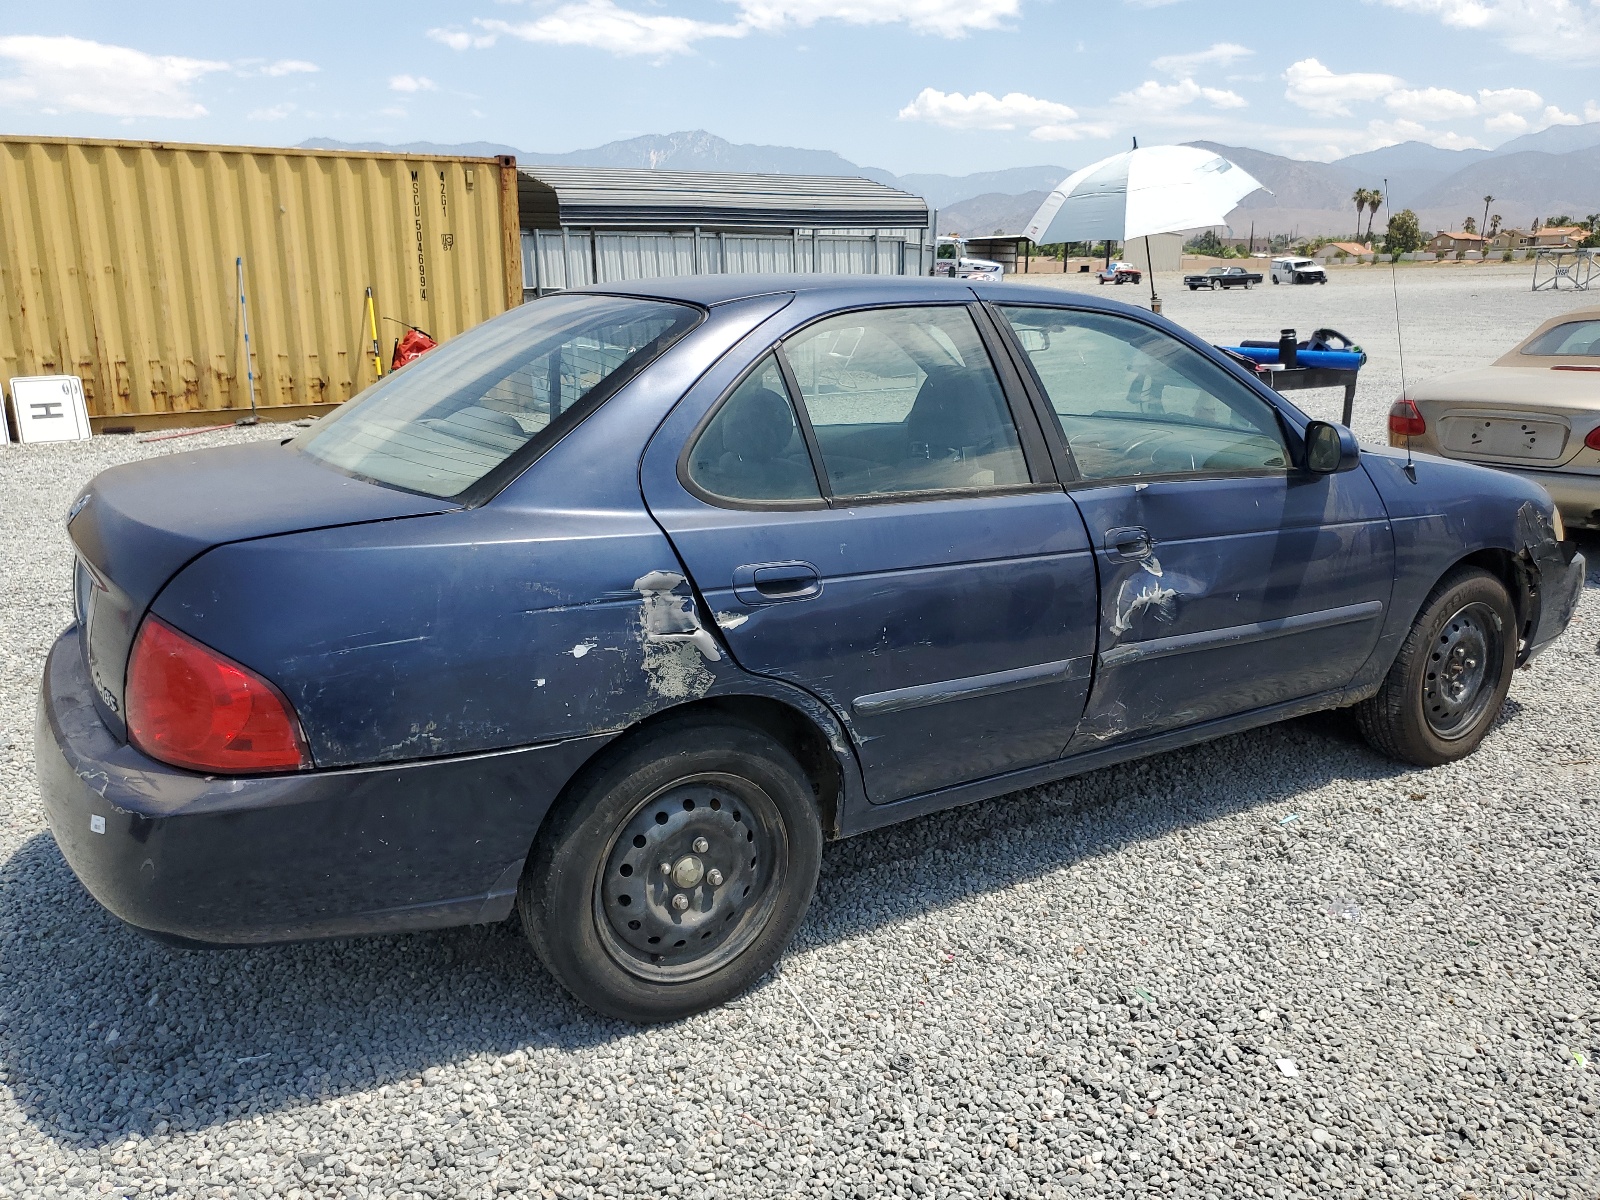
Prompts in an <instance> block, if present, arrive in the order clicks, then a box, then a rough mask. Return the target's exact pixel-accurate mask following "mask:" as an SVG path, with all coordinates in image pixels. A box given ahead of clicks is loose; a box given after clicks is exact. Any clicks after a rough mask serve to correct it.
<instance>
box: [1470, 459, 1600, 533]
mask: <svg viewBox="0 0 1600 1200" xmlns="http://www.w3.org/2000/svg"><path fill="white" fill-rule="evenodd" d="M1495 469H1496V470H1499V471H1505V472H1507V473H1508V474H1511V475H1516V476H1518V477H1519V478H1522V479H1526V480H1527V481H1528V482H1529V483H1537V484H1538V485H1539V486H1540V487H1542V488H1543V489H1544V490H1545V491H1547V492H1549V493H1550V499H1552V500H1554V501H1555V503H1556V507H1557V508H1559V509H1560V510H1561V519H1562V520H1563V521H1565V522H1566V524H1567V526H1568V528H1571V529H1600V475H1580V474H1577V473H1576V472H1569V471H1530V470H1528V469H1527V468H1525V467H1502V466H1500V465H1499V464H1496V465H1495Z"/></svg>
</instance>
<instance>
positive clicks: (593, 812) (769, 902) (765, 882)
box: [517, 720, 822, 1023]
mask: <svg viewBox="0 0 1600 1200" xmlns="http://www.w3.org/2000/svg"><path fill="white" fill-rule="evenodd" d="M821 861H822V826H821V823H820V822H819V820H818V816H817V806H816V801H815V799H814V798H813V795H812V789H811V786H810V784H809V782H808V781H807V779H806V775H805V773H804V772H803V771H802V770H801V769H800V766H799V764H798V763H796V762H795V760H794V758H793V756H792V755H790V754H789V752H788V751H787V750H785V749H784V748H783V747H782V746H781V745H779V744H778V742H776V741H775V740H774V739H773V738H771V737H770V736H768V735H767V734H766V733H764V732H762V731H760V730H758V729H756V728H754V727H751V726H745V725H737V724H726V723H713V722H709V721H704V720H684V721H674V722H669V723H667V724H664V725H661V726H659V727H657V728H656V729H653V730H650V731H649V732H647V733H644V734H642V735H640V736H639V737H638V738H637V739H636V740H633V741H631V742H630V743H628V744H626V745H625V746H624V747H623V748H622V749H621V751H620V753H617V754H614V755H612V756H610V757H609V758H607V759H606V760H605V761H604V763H603V764H602V765H601V766H600V767H599V768H598V769H595V770H592V771H590V772H589V773H588V774H587V775H586V776H585V777H583V778H582V779H581V780H580V782H579V784H578V786H576V787H575V788H573V789H572V791H571V792H570V794H569V795H568V796H566V797H565V798H564V799H563V800H562V802H561V803H560V804H559V805H558V808H557V809H556V810H555V811H553V812H552V813H551V814H550V817H549V818H548V819H547V820H546V822H545V826H544V828H543V829H541V831H540V834H539V837H538V839H537V840H536V841H535V843H534V847H533V851H532V853H531V854H530V855H529V858H528V865H527V868H526V870H524V872H523V877H522V884H521V886H520V888H519V889H518V892H517V908H518V911H519V912H520V914H521V917H522V927H523V929H524V931H525V932H526V933H527V935H528V940H529V941H530V942H532V943H533V948H534V951H535V953H537V954H538V956H539V959H540V960H541V961H542V962H543V963H544V965H545V967H546V968H547V969H548V970H549V971H550V974H551V975H553V976H554V977H555V978H556V980H557V981H558V982H559V983H561V985H562V986H563V987H565V988H566V989H567V990H568V991H569V992H571V993H572V994H573V995H574V996H576V997H577V998H578V999H579V1000H581V1001H582V1002H583V1003H584V1004H587V1005H588V1006H589V1007H590V1008H592V1009H594V1010H595V1011H596V1012H599V1013H603V1014H605V1015H606V1016H611V1017H617V1018H620V1019H622V1020H624V1021H635V1022H641V1023H643V1022H654V1021H671V1020H676V1019H678V1018H680V1017H686V1016H689V1015H690V1014H692V1013H697V1012H701V1011H703V1010H705V1009H708V1008H714V1007H716V1006H717V1005H719V1004H722V1003H723V1002H725V1001H727V1000H730V999H732V998H733V997H734V996H737V995H738V994H739V993H740V992H742V991H744V990H745V989H746V988H748V987H749V986H750V985H751V984H752V983H754V982H755V981H756V980H757V979H759V978H760V977H761V976H762V975H764V974H765V973H766V972H767V970H768V968H770V967H771V966H772V964H773V963H774V962H775V961H776V960H777V958H778V956H779V955H780V954H782V953H783V950H784V948H785V947H786V946H787V945H788V944H789V940H790V938H792V937H793V936H794V931H795V929H796V928H798V926H799V924H800V921H801V919H802V918H803V917H804V916H805V913H806V909H807V907H808V906H809V905H810V903H811V897H812V894H813V892H814V891H815V890H816V885H817V871H818V869H819V867H820V865H821ZM661 864H666V865H667V866H668V867H669V870H668V871H666V872H663V871H661V870H660V865H661ZM635 914H636V915H635ZM652 939H653V940H652ZM691 941H692V942H694V943H695V944H694V945H692V946H691V945H688V944H687V943H689V942H691ZM658 947H659V949H658Z"/></svg>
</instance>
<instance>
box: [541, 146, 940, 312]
mask: <svg viewBox="0 0 1600 1200" xmlns="http://www.w3.org/2000/svg"><path fill="white" fill-rule="evenodd" d="M517 207H518V210H519V214H520V218H521V225H522V286H523V295H524V296H540V295H544V294H545V293H547V292H552V291H559V290H561V289H562V288H568V287H581V286H583V285H584V284H589V283H609V282H614V281H618V280H624V279H650V278H658V277H660V276H664V275H700V274H717V273H723V272H727V273H735V272H740V273H742V272H752V271H783V272H802V273H809V272H819V273H829V274H841V273H842V274H865V275H926V274H928V273H929V271H930V270H931V269H932V266H933V235H932V222H931V221H930V220H929V212H928V205H927V202H926V201H924V200H923V199H922V198H921V197H920V196H913V195H911V194H910V193H909V192H902V191H899V190H897V189H896V188H892V187H888V186H887V185H885V184H881V183H875V182H873V181H872V180H870V179H859V178H850V177H842V176H822V175H740V174H725V173H721V172H710V171H651V170H644V169H639V168H632V169H627V168H615V169H602V168H588V167H523V168H521V169H520V170H519V172H518V179H517Z"/></svg>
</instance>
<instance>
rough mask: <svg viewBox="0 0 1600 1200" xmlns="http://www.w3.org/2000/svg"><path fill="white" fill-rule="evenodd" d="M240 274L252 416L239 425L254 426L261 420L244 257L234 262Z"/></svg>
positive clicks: (240, 256)
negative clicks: (257, 405) (257, 402)
mask: <svg viewBox="0 0 1600 1200" xmlns="http://www.w3.org/2000/svg"><path fill="white" fill-rule="evenodd" d="M233 265H234V267H235V269H236V270H237V271H238V273H239V323H240V324H241V325H242V326H243V327H244V377H245V380H246V381H247V383H248V386H249V388H250V415H249V417H246V418H242V419H240V420H239V421H238V422H237V424H240V425H254V424H255V423H256V422H257V421H259V420H260V419H261V418H260V417H258V416H257V415H256V370H255V367H254V366H253V365H251V362H250V310H249V308H248V307H247V306H246V305H245V302H244V255H242V254H241V255H239V256H238V257H237V258H235V259H234V260H233Z"/></svg>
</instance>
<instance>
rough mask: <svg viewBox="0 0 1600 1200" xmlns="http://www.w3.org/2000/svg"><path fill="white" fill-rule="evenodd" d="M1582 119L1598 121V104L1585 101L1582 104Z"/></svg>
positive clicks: (1599, 119) (1599, 110)
mask: <svg viewBox="0 0 1600 1200" xmlns="http://www.w3.org/2000/svg"><path fill="white" fill-rule="evenodd" d="M1583 119H1584V120H1585V121H1600V104H1596V103H1595V102H1594V101H1593V100H1585V101H1584V103H1583Z"/></svg>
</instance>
